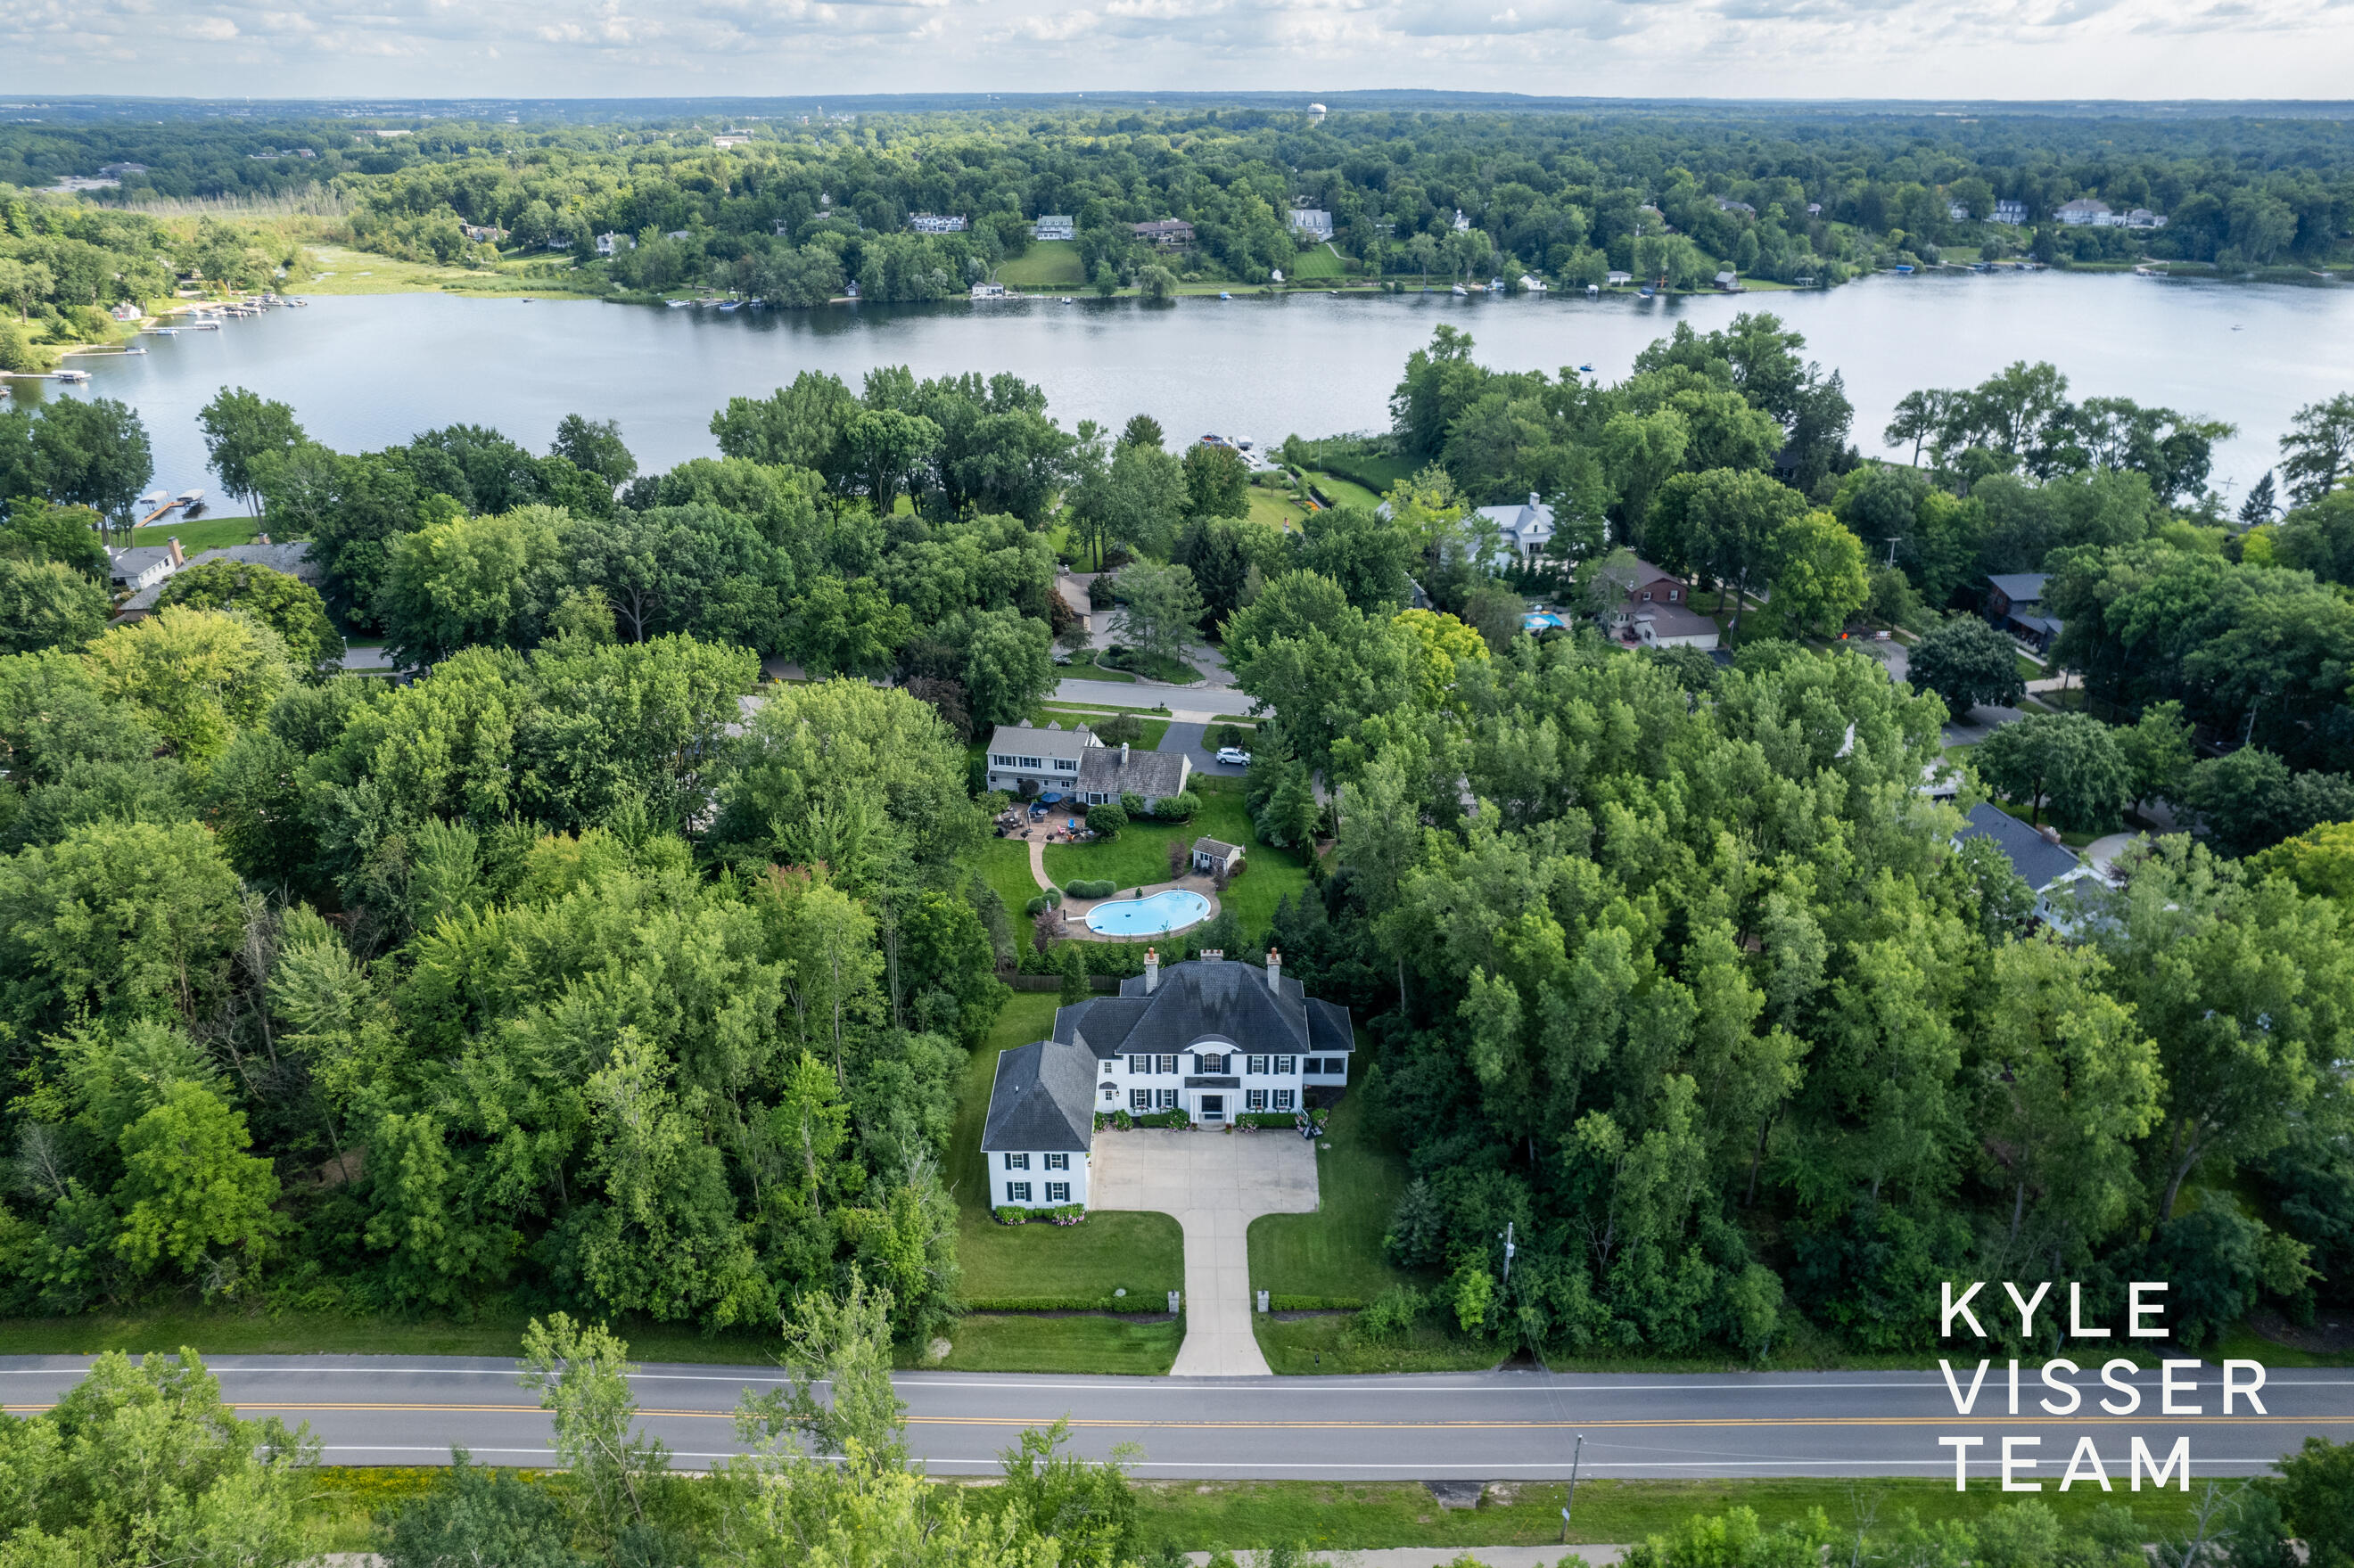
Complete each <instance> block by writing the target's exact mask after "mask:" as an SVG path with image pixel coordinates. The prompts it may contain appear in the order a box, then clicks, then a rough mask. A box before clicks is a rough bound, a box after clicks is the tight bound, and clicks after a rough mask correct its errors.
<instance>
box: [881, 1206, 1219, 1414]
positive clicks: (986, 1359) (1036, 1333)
mask: <svg viewBox="0 0 2354 1568" xmlns="http://www.w3.org/2000/svg"><path fill="white" fill-rule="evenodd" d="M1087 1224H1089V1225H1092V1224H1095V1222H1094V1221H1093V1220H1089V1221H1088V1222H1087ZM1170 1224H1172V1226H1173V1225H1174V1224H1176V1222H1175V1221H1174V1220H1172V1221H1170ZM1079 1228H1080V1229H1082V1230H1084V1229H1086V1228H1087V1226H1085V1225H1082V1226H1081V1227H1079ZM1184 1330H1185V1323H1184V1319H1182V1318H1180V1319H1174V1320H1172V1321H1170V1322H1166V1323H1131V1322H1129V1321H1128V1320H1126V1319H1121V1318H1014V1317H1000V1316H996V1315H994V1314H991V1313H986V1312H976V1313H974V1314H972V1315H971V1316H970V1317H967V1318H960V1319H957V1320H956V1321H955V1322H954V1323H952V1324H950V1325H949V1329H948V1340H949V1344H950V1345H952V1346H953V1347H955V1348H954V1349H953V1350H951V1351H949V1355H948V1358H947V1359H946V1360H944V1361H932V1362H928V1363H927V1364H928V1365H931V1366H936V1367H945V1368H947V1369H948V1370H949V1371H951V1372H1108V1373H1113V1374H1124V1375H1128V1376H1132V1377H1160V1376H1162V1375H1164V1374H1165V1373H1167V1372H1168V1371H1169V1369H1170V1367H1171V1366H1172V1365H1174V1364H1175V1362H1176V1360H1177V1347H1178V1345H1179V1344H1180V1343H1182V1341H1183V1340H1184V1337H1185V1332H1184ZM902 1364H903V1365H904V1364H907V1363H906V1362H905V1361H903V1362H902Z"/></svg>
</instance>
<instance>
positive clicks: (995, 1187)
mask: <svg viewBox="0 0 2354 1568" xmlns="http://www.w3.org/2000/svg"><path fill="white" fill-rule="evenodd" d="M1355 1049H1356V1033H1355V1030H1354V1028H1353V1027H1352V1025H1351V1023H1350V1022H1349V1013H1348V1010H1347V1009H1346V1008H1342V1007H1338V1006H1335V1005H1334V1004H1333V1003H1331V1002H1329V1001H1318V1000H1316V999H1315V998H1313V997H1310V996H1309V995H1308V994H1307V992H1306V991H1304V990H1303V989H1302V988H1301V986H1300V984H1299V981H1298V980H1286V979H1285V978H1284V976H1283V955H1282V954H1281V953H1279V952H1276V951H1273V950H1269V952H1268V953H1267V964H1266V966H1265V967H1264V968H1262V967H1260V966H1259V965H1257V964H1245V963H1228V962H1227V961H1226V959H1225V955H1224V954H1222V953H1219V952H1217V951H1216V950H1215V949H1210V950H1205V951H1204V953H1203V954H1202V956H1201V957H1200V958H1199V959H1194V960H1193V961H1192V962H1190V963H1178V964H1172V965H1170V966H1169V968H1168V970H1167V971H1166V973H1164V972H1163V971H1162V969H1161V959H1160V955H1159V953H1158V951H1157V950H1155V949H1151V948H1148V949H1146V951H1145V955H1144V973H1143V974H1142V975H1141V976H1140V977H1139V978H1137V979H1134V980H1122V981H1121V982H1120V988H1119V995H1118V996H1100V997H1092V998H1090V999H1088V1000H1087V1001H1079V1002H1074V1003H1072V1004H1071V1005H1070V1006H1068V1007H1065V1008H1059V1009H1057V1010H1056V1011H1055V1035H1054V1038H1053V1039H1051V1040H1039V1041H1034V1042H1033V1043H1031V1044H1027V1045H1023V1046H1018V1047H1016V1048H1015V1049H1013V1050H1011V1051H1002V1052H1000V1053H998V1057H997V1082H996V1085H995V1086H994V1087H993V1088H992V1089H991V1091H990V1097H989V1118H988V1120H987V1122H986V1123H985V1124H984V1125H983V1129H982V1132H981V1152H982V1154H983V1156H984V1157H985V1158H986V1159H987V1160H988V1162H989V1202H990V1203H991V1206H992V1207H1007V1206H1010V1207H1014V1208H1034V1209H1038V1208H1055V1207H1060V1206H1062V1205H1064V1204H1066V1203H1085V1202H1087V1173H1088V1164H1089V1157H1090V1155H1091V1154H1092V1153H1093V1151H1094V1148H1095V1118H1097V1116H1108V1115H1111V1114H1113V1113H1114V1112H1117V1111H1123V1110H1124V1111H1127V1112H1129V1114H1131V1115H1136V1116H1145V1115H1159V1114H1161V1113H1163V1112H1168V1111H1177V1112H1180V1113H1182V1115H1183V1116H1184V1118H1186V1119H1187V1120H1189V1121H1193V1122H1197V1123H1201V1124H1203V1125H1205V1126H1212V1127H1218V1126H1224V1125H1225V1124H1226V1123H1228V1122H1231V1121H1233V1120H1234V1119H1235V1118H1236V1117H1238V1116H1250V1115H1267V1116H1278V1117H1288V1116H1292V1115H1296V1114H1297V1113H1299V1112H1300V1111H1303V1110H1305V1109H1307V1108H1308V1107H1309V1103H1310V1102H1309V1097H1310V1093H1311V1092H1312V1091H1314V1090H1317V1089H1320V1088H1323V1089H1331V1090H1335V1091H1337V1090H1339V1089H1341V1087H1343V1086H1346V1085H1347V1083H1348V1081H1349V1056H1350V1054H1351V1053H1352V1052H1353V1051H1354V1050H1355Z"/></svg>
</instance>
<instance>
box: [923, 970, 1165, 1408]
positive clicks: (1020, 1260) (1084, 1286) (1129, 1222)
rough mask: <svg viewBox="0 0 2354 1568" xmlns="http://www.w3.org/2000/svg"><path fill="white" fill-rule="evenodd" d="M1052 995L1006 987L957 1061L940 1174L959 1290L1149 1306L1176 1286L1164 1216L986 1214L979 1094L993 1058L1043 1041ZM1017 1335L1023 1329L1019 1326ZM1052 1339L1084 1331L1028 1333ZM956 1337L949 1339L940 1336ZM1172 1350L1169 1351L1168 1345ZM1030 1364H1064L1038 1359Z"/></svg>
mask: <svg viewBox="0 0 2354 1568" xmlns="http://www.w3.org/2000/svg"><path fill="white" fill-rule="evenodd" d="M1054 1028H1055V993H1054V992H1052V991H1016V992H1015V993H1014V994H1013V1001H1009V1002H1007V1003H1006V1005H1005V1011H1004V1012H1001V1013H999V1014H998V1016H997V1025H996V1027H995V1028H994V1029H992V1030H991V1032H990V1037H989V1040H988V1043H987V1044H984V1045H983V1046H982V1047H981V1049H980V1050H978V1051H975V1052H974V1053H973V1054H972V1056H971V1058H970V1061H968V1062H967V1064H966V1065H965V1073H964V1079H963V1082H962V1083H961V1084H960V1086H958V1091H957V1115H956V1121H955V1123H954V1125H953V1126H952V1127H951V1128H950V1130H949V1168H948V1176H949V1181H950V1183H951V1184H952V1185H953V1186H954V1188H955V1191H956V1200H957V1261H958V1262H959V1263H960V1265H961V1266H962V1267H963V1270H964V1284H963V1287H962V1294H963V1296H964V1298H965V1299H966V1300H968V1301H988V1300H990V1299H992V1298H996V1299H1003V1298H1008V1297H1031V1298H1038V1297H1064V1298H1077V1297H1085V1298H1097V1299H1100V1298H1108V1297H1110V1296H1111V1294H1112V1292H1113V1291H1115V1290H1119V1289H1123V1288H1124V1289H1126V1290H1127V1292H1128V1294H1129V1298H1130V1299H1132V1300H1135V1301H1137V1302H1138V1303H1139V1304H1140V1306H1141V1305H1147V1304H1150V1305H1158V1304H1160V1303H1161V1302H1162V1301H1164V1300H1165V1299H1166V1298H1167V1293H1168V1292H1169V1291H1172V1290H1176V1289H1180V1288H1182V1287H1183V1285H1184V1283H1185V1247H1184V1239H1183V1233H1182V1230H1181V1229H1180V1228H1179V1226H1178V1224H1177V1221H1176V1219H1175V1218H1174V1217H1173V1216H1172V1215H1169V1214H1149V1213H1123V1212H1119V1211H1099V1212H1097V1213H1091V1214H1089V1215H1088V1216H1087V1219H1086V1220H1085V1221H1084V1222H1083V1223H1081V1224H1076V1225H1050V1224H1030V1225H1001V1224H998V1223H997V1221H996V1220H995V1219H994V1218H992V1217H991V1213H990V1210H989V1203H990V1197H991V1174H990V1172H989V1171H988V1170H987V1169H986V1167H985V1165H984V1163H983V1161H982V1157H981V1127H982V1124H983V1123H984V1122H985V1121H986V1120H987V1119H988V1117H989V1090H990V1086H991V1084H992V1083H993V1082H995V1079H996V1075H997V1054H998V1053H999V1052H1000V1051H1006V1050H1011V1049H1012V1048H1013V1047H1014V1046H1016V1045H1024V1044H1029V1043H1030V1042H1031V1041H1033V1040H1043V1039H1044V1038H1045V1037H1046V1036H1047V1035H1048V1034H1050V1033H1053V1032H1054ZM1008 1321H1010V1322H1014V1323H1023V1322H1032V1321H1035V1322H1039V1323H1044V1324H1051V1325H1064V1326H1069V1325H1087V1324H1089V1323H1094V1322H1098V1321H1111V1320H1110V1319H1085V1318H1052V1319H1008ZM1024 1331H1025V1332H1027V1331H1029V1330H1024ZM1036 1332H1037V1333H1040V1334H1044V1335H1045V1337H1046V1339H1047V1340H1053V1338H1054V1333H1055V1332H1067V1333H1069V1334H1074V1335H1082V1334H1086V1333H1091V1332H1094V1330H1089V1329H1086V1328H1084V1327H1065V1328H1060V1329H1057V1330H1054V1331H1052V1332H1050V1331H1048V1330H1036ZM950 1337H951V1338H956V1337H957V1336H954V1335H952V1336H950ZM1019 1337H1020V1336H1019V1335H1018V1334H1017V1333H1016V1332H1015V1330H1012V1329H1007V1330H1001V1331H998V1338H999V1339H1000V1340H1004V1341H1006V1342H1008V1343H1011V1342H1013V1341H1015V1340H1018V1339H1019ZM1170 1353H1171V1354H1172V1356H1173V1355H1174V1354H1175V1353H1176V1352H1175V1351H1174V1350H1173V1349H1172V1351H1171V1352H1170ZM1032 1370H1035V1371H1041V1372H1044V1371H1055V1370H1065V1369H1062V1368H1060V1367H1059V1364H1058V1365H1057V1366H1056V1367H1047V1366H1044V1365H1040V1366H1038V1367H1035V1368H1034V1369H1032Z"/></svg>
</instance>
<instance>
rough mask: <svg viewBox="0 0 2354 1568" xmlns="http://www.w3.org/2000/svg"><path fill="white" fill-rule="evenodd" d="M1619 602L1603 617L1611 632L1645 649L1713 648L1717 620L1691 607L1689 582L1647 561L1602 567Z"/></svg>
mask: <svg viewBox="0 0 2354 1568" xmlns="http://www.w3.org/2000/svg"><path fill="white" fill-rule="evenodd" d="M1603 575H1604V576H1605V577H1607V578H1608V579H1609V580H1610V581H1611V582H1613V583H1615V584H1617V587H1618V590H1619V599H1618V602H1617V603H1616V604H1614V605H1613V606H1611V608H1610V612H1609V614H1608V616H1607V617H1606V620H1605V624H1606V626H1607V628H1608V629H1609V631H1610V633H1611V635H1613V636H1615V637H1617V638H1620V639H1622V640H1624V641H1632V642H1639V643H1641V644H1643V645H1644V646H1645V647H1649V648H1701V649H1708V648H1713V647H1715V646H1716V644H1717V630H1716V622H1715V621H1714V620H1711V619H1710V618H1709V617H1707V616H1705V615H1702V614H1701V613H1700V612H1699V611H1698V610H1696V609H1692V608H1691V584H1690V583H1688V582H1686V581H1684V579H1683V578H1681V577H1676V576H1674V575H1672V574H1670V573H1669V572H1666V571H1663V570H1661V569H1660V568H1659V567H1655V566H1653V565H1651V563H1650V562H1649V561H1642V560H1638V561H1631V562H1628V563H1627V564H1626V565H1624V566H1622V567H1605V568H1604V571H1603Z"/></svg>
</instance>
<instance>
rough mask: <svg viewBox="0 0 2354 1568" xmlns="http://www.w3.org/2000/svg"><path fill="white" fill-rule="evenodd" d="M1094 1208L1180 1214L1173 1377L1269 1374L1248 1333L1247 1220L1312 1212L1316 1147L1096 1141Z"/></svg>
mask: <svg viewBox="0 0 2354 1568" xmlns="http://www.w3.org/2000/svg"><path fill="white" fill-rule="evenodd" d="M1093 1164H1094V1168H1093V1170H1091V1171H1089V1172H1088V1177H1087V1180H1088V1182H1089V1184H1090V1186H1091V1187H1092V1189H1093V1191H1092V1192H1091V1193H1090V1194H1089V1196H1090V1199H1091V1202H1089V1204H1088V1206H1089V1207H1090V1208H1095V1209H1149V1210H1151V1211H1154V1212H1156V1213H1163V1214H1174V1215H1176V1216H1177V1223H1178V1224H1179V1225H1180V1226H1182V1228H1183V1230H1184V1234H1185V1342H1184V1344H1182V1346H1180V1347H1179V1348H1178V1351H1177V1364H1176V1365H1175V1366H1173V1367H1172V1368H1171V1369H1170V1375H1172V1377H1268V1376H1271V1375H1273V1374H1272V1373H1271V1372H1269V1371H1268V1370H1267V1358H1266V1357H1265V1356H1264V1355H1261V1354H1260V1353H1259V1348H1258V1340H1257V1339H1256V1338H1255V1337H1253V1335H1252V1333H1251V1311H1252V1308H1254V1307H1255V1306H1256V1305H1257V1304H1256V1303H1255V1302H1254V1301H1253V1300H1252V1298H1251V1283H1250V1245H1249V1242H1248V1233H1249V1231H1250V1223H1251V1222H1252V1221H1253V1220H1255V1219H1257V1218H1258V1217H1259V1216H1260V1215H1261V1214H1306V1213H1314V1212H1315V1209H1316V1150H1315V1148H1314V1147H1313V1146H1312V1145H1310V1143H1309V1142H1308V1141H1307V1140H1306V1139H1302V1138H1300V1137H1299V1135H1298V1134H1297V1133H1292V1132H1288V1131H1284V1130H1282V1129H1280V1128H1268V1129H1267V1130H1266V1131H1264V1132H1206V1131H1204V1132H1173V1131H1170V1130H1168V1129H1166V1128H1138V1129H1136V1130H1135V1131H1133V1132H1110V1131H1107V1132H1101V1133H1098V1134H1097V1135H1096V1147H1095V1160H1094V1162H1093Z"/></svg>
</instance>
